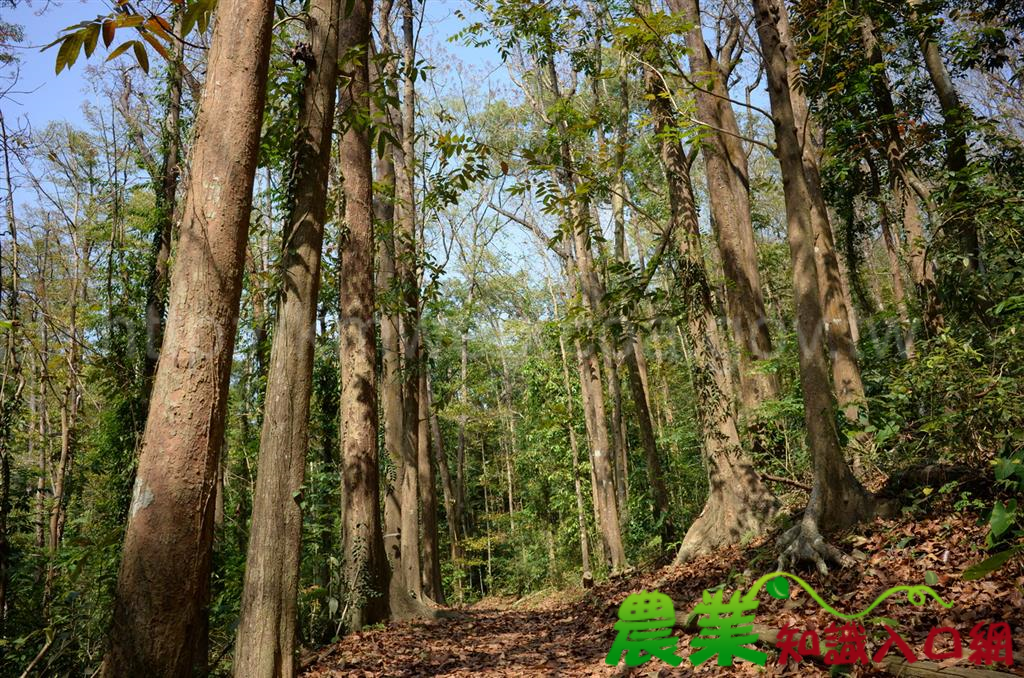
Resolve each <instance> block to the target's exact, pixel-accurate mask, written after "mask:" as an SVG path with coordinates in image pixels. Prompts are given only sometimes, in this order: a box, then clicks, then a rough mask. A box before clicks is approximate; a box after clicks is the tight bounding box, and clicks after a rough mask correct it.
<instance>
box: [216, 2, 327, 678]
mask: <svg viewBox="0 0 1024 678" xmlns="http://www.w3.org/2000/svg"><path fill="white" fill-rule="evenodd" d="M340 14H341V0H313V1H312V2H311V3H310V6H309V12H308V16H307V19H306V21H307V23H308V26H309V38H310V47H311V50H312V57H313V61H312V62H311V63H310V64H309V66H308V68H307V71H306V77H305V82H304V83H303V90H302V100H301V103H300V109H299V124H298V130H299V134H298V138H297V139H296V140H295V146H294V152H295V157H294V159H293V166H292V176H291V178H290V185H289V191H290V193H291V195H290V200H291V207H290V213H289V215H288V221H287V223H286V224H285V228H284V237H283V244H282V247H281V251H282V253H283V255H282V256H283V260H282V271H281V272H282V284H281V291H280V297H279V298H278V302H277V329H276V331H275V332H274V340H273V345H272V347H271V350H270V369H269V372H268V377H267V391H266V395H265V397H264V411H263V432H262V435H261V436H260V452H259V464H258V466H257V469H258V471H257V475H256V489H255V492H254V494H253V509H252V524H251V527H250V534H249V546H248V551H247V553H246V561H245V582H244V586H243V589H242V603H241V616H240V619H239V624H238V633H237V639H236V641H235V656H234V667H233V668H234V674H235V675H236V676H239V678H250V677H251V678H292V676H294V675H295V673H296V669H297V666H296V664H295V657H294V654H295V642H296V628H295V626H296V623H297V621H298V620H297V613H298V610H297V605H296V603H297V596H298V584H299V558H300V555H301V552H302V510H301V506H300V503H301V501H302V494H301V493H302V484H303V481H304V478H305V470H306V450H307V448H308V446H309V404H310V397H311V395H312V392H313V351H314V345H315V340H316V331H315V330H316V312H317V297H318V294H319V291H320V254H321V248H322V246H323V238H324V221H325V219H326V212H327V182H328V176H329V171H330V160H331V130H332V125H333V123H334V100H335V94H336V91H337V88H336V83H337V79H338V21H339V19H340Z"/></svg>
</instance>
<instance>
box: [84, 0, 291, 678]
mask: <svg viewBox="0 0 1024 678" xmlns="http://www.w3.org/2000/svg"><path fill="white" fill-rule="evenodd" d="M273 18H274V3H273V2H270V0H256V1H254V0H222V1H221V3H220V4H219V6H218V10H217V23H216V27H215V28H214V31H213V40H212V47H211V50H210V60H209V66H208V69H207V72H208V76H207V86H206V89H205V91H204V94H203V98H202V102H201V103H200V106H199V113H198V115H197V117H196V123H195V128H196V141H195V145H194V147H193V149H192V171H191V179H190V182H189V188H188V191H187V192H186V195H185V209H184V212H183V218H182V223H181V244H180V246H179V254H178V259H177V261H178V264H177V266H175V268H174V272H173V274H172V276H171V290H170V296H169V299H170V303H169V308H168V314H167V325H166V333H165V336H164V343H163V345H164V350H163V355H164V357H165V358H164V360H162V361H160V364H159V366H158V367H157V372H156V377H155V379H154V382H153V389H152V399H151V402H150V407H149V417H148V419H147V421H146V431H145V435H144V437H143V441H142V449H141V453H140V456H139V466H138V472H137V475H136V479H135V489H134V492H133V496H132V504H131V511H130V515H129V518H128V528H127V532H126V534H125V543H124V552H123V555H122V559H121V569H120V573H119V575H118V582H117V593H116V597H115V604H114V620H113V626H112V629H111V634H110V649H109V651H108V653H107V655H106V657H105V659H104V663H103V675H104V676H111V677H113V676H151V677H153V678H157V677H158V676H182V677H185V676H191V675H192V672H193V667H194V666H196V665H197V664H199V665H201V664H205V656H198V654H199V653H198V651H197V648H199V647H200V646H201V645H203V644H204V643H203V638H202V637H201V629H203V628H205V618H206V614H207V611H206V606H207V602H208V599H209V586H210V582H209V578H210V561H211V546H212V542H213V508H214V501H213V500H214V494H215V492H214V488H215V485H216V481H217V466H218V452H219V449H220V447H219V446H220V441H221V437H222V435H223V432H224V416H225V412H226V408H227V394H228V384H229V378H230V371H231V356H232V353H233V349H234V343H235V330H236V327H237V318H238V302H239V297H240V294H241V290H242V267H243V263H244V255H245V243H246V240H247V238H248V233H249V214H250V211H251V209H252V186H253V176H254V174H255V171H256V161H257V156H258V150H259V136H260V127H261V123H262V119H263V104H264V101H265V98H266V81H267V67H268V61H269V52H270V38H271V25H272V22H273ZM225 149H231V152H230V153H226V152H225Z"/></svg>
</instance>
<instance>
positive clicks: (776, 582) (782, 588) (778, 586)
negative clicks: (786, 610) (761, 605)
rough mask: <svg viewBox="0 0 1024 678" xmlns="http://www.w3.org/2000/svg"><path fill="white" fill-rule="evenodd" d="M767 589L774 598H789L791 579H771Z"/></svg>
mask: <svg viewBox="0 0 1024 678" xmlns="http://www.w3.org/2000/svg"><path fill="white" fill-rule="evenodd" d="M765 590H766V591H768V595H770V596H771V597H772V598H777V599H778V600H787V599H788V598H789V581H788V580H787V579H786V578H785V577H775V578H774V579H769V580H768V585H767V586H765Z"/></svg>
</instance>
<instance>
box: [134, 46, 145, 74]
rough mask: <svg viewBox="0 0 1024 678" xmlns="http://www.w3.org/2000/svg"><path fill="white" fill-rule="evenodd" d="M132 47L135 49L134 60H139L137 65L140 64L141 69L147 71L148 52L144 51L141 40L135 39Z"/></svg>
mask: <svg viewBox="0 0 1024 678" xmlns="http://www.w3.org/2000/svg"><path fill="white" fill-rule="evenodd" d="M132 49H134V50H135V60H136V61H138V62H139V66H142V70H144V71H145V72H146V73H149V54H147V53H146V48H145V46H144V45H143V44H142V43H141V42H138V41H135V43H134V44H133V45H132Z"/></svg>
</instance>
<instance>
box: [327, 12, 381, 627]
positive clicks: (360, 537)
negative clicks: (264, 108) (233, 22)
mask: <svg viewBox="0 0 1024 678" xmlns="http://www.w3.org/2000/svg"><path fill="white" fill-rule="evenodd" d="M372 10H373V0H354V1H353V3H352V8H351V11H350V12H349V13H348V14H347V15H346V16H345V18H344V19H343V20H342V22H341V28H340V30H339V42H340V44H342V45H351V46H353V47H352V49H350V50H348V51H349V53H352V54H356V55H357V58H355V59H352V60H351V61H350V62H348V63H346V64H345V66H344V68H343V70H342V77H343V81H342V82H343V83H344V88H343V90H342V105H343V106H345V107H346V110H347V115H346V116H345V117H346V120H345V125H346V127H345V131H344V133H343V134H342V135H341V143H340V148H339V154H338V155H339V161H340V164H341V172H342V174H343V175H344V177H345V182H344V192H345V222H346V226H347V227H348V235H347V237H346V239H345V241H344V243H343V246H342V250H341V267H342V271H341V276H340V278H341V286H340V291H339V296H340V313H339V318H338V327H339V330H340V334H341V337H340V342H339V344H340V345H339V350H340V353H341V357H340V364H341V422H342V428H343V434H342V441H341V465H342V471H341V472H342V497H343V499H342V501H343V506H342V510H343V514H342V515H343V526H342V527H343V534H344V538H343V544H342V555H343V558H344V563H345V564H344V573H345V580H346V586H347V588H348V590H347V596H346V604H347V605H348V614H347V619H346V621H347V622H348V627H349V629H351V630H358V629H361V628H362V627H363V626H364V625H366V624H373V623H376V622H379V621H383V620H384V619H387V617H388V615H389V606H388V595H387V591H388V581H389V579H390V576H389V573H388V564H387V558H386V557H385V555H384V541H383V532H382V530H381V522H380V508H379V506H380V490H379V483H380V478H379V471H378V468H377V375H376V370H375V366H376V362H377V341H376V334H377V333H376V325H375V323H374V317H373V315H374V303H375V299H374V296H375V295H374V286H373V251H374V247H373V236H374V226H373V172H372V169H371V166H370V129H369V126H368V125H367V124H366V120H367V119H368V117H369V109H370V106H369V104H370V86H369V85H370V73H369V68H368V65H367V62H368V59H369V56H370V16H371V13H372Z"/></svg>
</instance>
